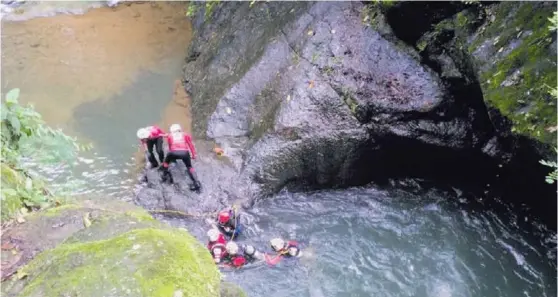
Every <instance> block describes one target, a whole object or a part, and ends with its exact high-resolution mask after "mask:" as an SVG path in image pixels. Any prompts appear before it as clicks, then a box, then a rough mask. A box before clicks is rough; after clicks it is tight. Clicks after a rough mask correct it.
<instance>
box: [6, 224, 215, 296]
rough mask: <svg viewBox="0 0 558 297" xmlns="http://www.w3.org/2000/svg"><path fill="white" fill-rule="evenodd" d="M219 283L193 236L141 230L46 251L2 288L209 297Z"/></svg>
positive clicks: (32, 292)
mask: <svg viewBox="0 0 558 297" xmlns="http://www.w3.org/2000/svg"><path fill="white" fill-rule="evenodd" d="M124 222H125V221H124ZM127 225H130V224H127ZM18 282H19V284H18ZM219 287H220V274H219V271H218V270H217V268H216V266H215V265H214V263H212V259H211V256H210V254H209V253H208V252H207V250H206V249H205V248H204V246H203V245H202V244H201V243H199V242H198V241H197V240H196V239H195V238H194V237H193V236H192V235H190V234H188V233H187V232H185V231H182V230H179V229H174V228H169V229H160V228H141V229H135V230H131V231H128V232H125V233H122V234H119V235H117V236H113V237H109V238H107V239H93V240H85V241H75V242H64V243H62V244H60V245H58V246H57V247H55V248H53V249H49V250H46V251H44V252H42V253H41V254H39V255H38V256H37V257H36V258H34V259H33V260H31V261H30V262H29V263H28V264H27V265H26V266H24V267H22V268H21V269H19V270H18V272H17V277H16V278H15V282H14V284H8V288H5V289H4V288H3V290H6V291H8V292H14V291H15V292H17V291H18V290H21V291H20V292H19V294H18V296H101V295H104V296H107V295H111V296H146V297H147V296H153V297H155V296H177V295H178V296H199V297H204V296H207V297H209V296H218V295H219ZM20 288H22V289H20ZM179 292H182V294H180V293H179Z"/></svg>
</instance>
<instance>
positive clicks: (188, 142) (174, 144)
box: [167, 132, 196, 159]
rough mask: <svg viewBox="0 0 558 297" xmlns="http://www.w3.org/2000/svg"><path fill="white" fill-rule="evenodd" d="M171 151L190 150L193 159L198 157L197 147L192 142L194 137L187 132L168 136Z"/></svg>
mask: <svg viewBox="0 0 558 297" xmlns="http://www.w3.org/2000/svg"><path fill="white" fill-rule="evenodd" d="M167 142H168V144H169V151H171V152H172V151H190V152H191V153H192V159H195V158H196V148H195V147H194V143H193V142H192V137H190V135H188V134H185V133H182V132H180V133H174V134H169V135H168V136H167Z"/></svg>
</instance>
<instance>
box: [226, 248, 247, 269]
mask: <svg viewBox="0 0 558 297" xmlns="http://www.w3.org/2000/svg"><path fill="white" fill-rule="evenodd" d="M226 250H227V256H226V266H230V267H234V268H240V267H242V266H244V265H245V264H246V258H244V255H242V254H241V253H239V251H240V249H239V247H238V245H237V244H236V243H235V242H234V241H229V242H228V243H227V245H226Z"/></svg>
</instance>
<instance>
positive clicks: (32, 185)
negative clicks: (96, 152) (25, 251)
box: [0, 89, 91, 218]
mask: <svg viewBox="0 0 558 297" xmlns="http://www.w3.org/2000/svg"><path fill="white" fill-rule="evenodd" d="M19 94H20V90H19V89H12V90H10V91H9V92H8V93H7V94H6V98H5V100H4V101H3V102H2V104H1V106H0V113H1V127H0V129H1V131H0V132H1V137H0V138H1V165H2V167H1V169H2V172H1V174H2V189H1V191H0V194H1V200H2V205H3V206H6V205H8V206H10V207H9V208H15V207H16V206H17V204H18V202H19V205H22V204H23V205H24V206H27V207H29V208H40V207H44V206H45V205H46V204H48V203H49V202H52V201H51V200H52V197H53V194H52V193H51V191H50V190H49V189H48V188H47V187H46V185H45V183H44V182H42V180H43V178H42V177H41V176H37V175H32V174H31V173H30V170H29V168H28V167H26V164H31V163H33V164H39V165H41V164H42V165H51V164H64V163H71V162H73V159H75V158H76V157H77V154H78V152H79V151H83V150H88V149H90V148H91V145H79V144H78V143H77V141H76V139H75V138H73V137H70V136H67V135H66V134H64V133H63V132H62V130H60V129H53V128H51V127H48V126H47V125H46V124H45V123H44V121H43V120H42V117H41V115H40V114H39V113H38V112H36V111H35V110H34V108H33V106H32V105H28V106H22V105H20V104H19V102H18V98H19ZM12 210H13V209H12ZM3 218H6V216H5V212H4V213H3Z"/></svg>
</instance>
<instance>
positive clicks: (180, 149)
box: [163, 124, 201, 191]
mask: <svg viewBox="0 0 558 297" xmlns="http://www.w3.org/2000/svg"><path fill="white" fill-rule="evenodd" d="M167 142H168V144H169V151H168V153H167V156H166V157H165V161H164V162H163V171H164V172H163V180H169V181H170V182H171V183H172V182H173V178H172V175H171V173H170V170H169V169H168V167H169V163H172V162H176V160H182V162H184V165H186V173H187V174H188V176H189V177H190V179H191V180H192V182H193V184H192V185H191V186H190V190H193V191H195V190H199V189H200V187H201V183H200V182H199V181H198V179H197V177H196V173H195V172H194V167H192V159H193V160H195V159H196V148H195V147H194V143H193V142H192V137H190V135H188V134H186V133H184V132H183V131H182V128H181V127H180V125H178V124H173V125H172V126H170V134H169V135H167Z"/></svg>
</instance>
